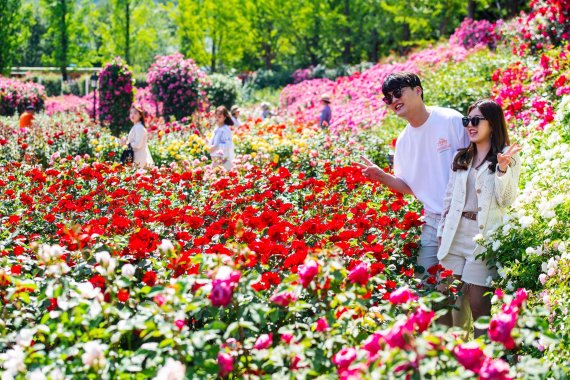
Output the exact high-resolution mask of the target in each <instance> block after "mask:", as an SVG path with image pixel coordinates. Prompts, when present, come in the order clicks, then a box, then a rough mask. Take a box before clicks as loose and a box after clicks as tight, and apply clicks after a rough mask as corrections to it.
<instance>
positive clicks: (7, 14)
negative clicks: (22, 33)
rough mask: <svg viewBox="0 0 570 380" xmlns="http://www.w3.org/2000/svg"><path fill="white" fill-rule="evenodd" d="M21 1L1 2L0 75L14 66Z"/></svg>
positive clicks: (8, 0) (2, 0) (0, 0)
mask: <svg viewBox="0 0 570 380" xmlns="http://www.w3.org/2000/svg"><path fill="white" fill-rule="evenodd" d="M20 5H21V4H20V0H0V36H2V37H1V38H2V43H0V73H3V72H6V71H7V69H8V68H9V67H10V66H11V65H12V61H13V59H14V55H15V47H16V42H17V34H18V33H17V32H18V29H19V27H18V25H19V12H20Z"/></svg>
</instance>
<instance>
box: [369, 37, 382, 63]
mask: <svg viewBox="0 0 570 380" xmlns="http://www.w3.org/2000/svg"><path fill="white" fill-rule="evenodd" d="M371 44H372V51H371V52H370V56H369V59H370V61H371V62H375V63H376V62H378V59H379V58H380V36H378V30H376V29H372V41H371Z"/></svg>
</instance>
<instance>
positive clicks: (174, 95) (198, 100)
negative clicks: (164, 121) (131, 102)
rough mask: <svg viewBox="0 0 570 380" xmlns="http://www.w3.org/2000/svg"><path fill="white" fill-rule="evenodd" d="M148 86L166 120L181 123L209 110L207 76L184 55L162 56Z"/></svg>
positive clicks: (150, 72)
mask: <svg viewBox="0 0 570 380" xmlns="http://www.w3.org/2000/svg"><path fill="white" fill-rule="evenodd" d="M148 84H149V85H150V87H151V91H152V94H153V95H154V99H155V100H156V101H157V102H160V103H161V104H162V107H163V108H162V112H163V116H165V117H170V116H174V117H175V118H176V119H178V120H179V119H182V118H183V117H185V116H190V115H192V114H193V113H194V112H195V111H204V110H205V109H206V107H207V102H206V91H205V88H206V87H207V86H208V84H209V83H208V79H207V76H206V74H205V73H204V72H202V71H201V70H200V68H199V67H198V66H197V65H196V63H195V62H194V61H193V60H191V59H184V56H183V55H182V54H180V53H176V54H172V55H167V56H158V57H157V59H156V62H154V63H153V64H152V65H151V67H150V69H149V71H148Z"/></svg>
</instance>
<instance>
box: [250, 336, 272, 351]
mask: <svg viewBox="0 0 570 380" xmlns="http://www.w3.org/2000/svg"><path fill="white" fill-rule="evenodd" d="M272 344H273V334H272V333H269V334H262V335H260V336H259V337H258V338H257V340H256V341H255V345H254V346H253V348H255V349H256V350H265V349H266V348H269V347H271V345H272Z"/></svg>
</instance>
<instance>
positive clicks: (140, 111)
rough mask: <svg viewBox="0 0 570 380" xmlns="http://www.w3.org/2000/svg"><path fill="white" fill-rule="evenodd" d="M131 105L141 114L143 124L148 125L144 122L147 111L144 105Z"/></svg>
mask: <svg viewBox="0 0 570 380" xmlns="http://www.w3.org/2000/svg"><path fill="white" fill-rule="evenodd" d="M131 107H132V108H133V109H135V110H136V111H137V112H138V113H139V115H141V124H142V125H143V127H146V125H145V124H144V117H145V113H144V110H143V108H142V106H141V105H140V104H133V105H132V106H131Z"/></svg>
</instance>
